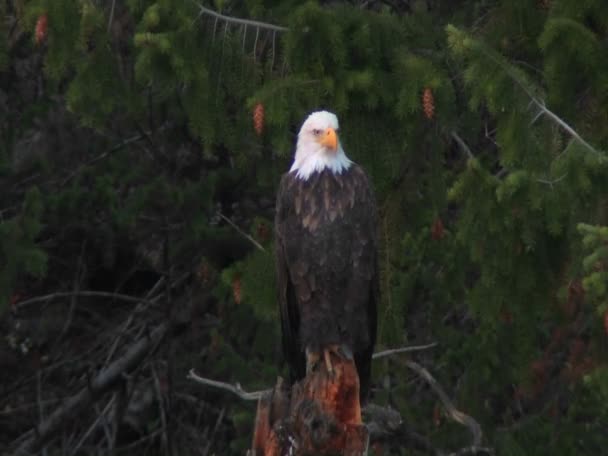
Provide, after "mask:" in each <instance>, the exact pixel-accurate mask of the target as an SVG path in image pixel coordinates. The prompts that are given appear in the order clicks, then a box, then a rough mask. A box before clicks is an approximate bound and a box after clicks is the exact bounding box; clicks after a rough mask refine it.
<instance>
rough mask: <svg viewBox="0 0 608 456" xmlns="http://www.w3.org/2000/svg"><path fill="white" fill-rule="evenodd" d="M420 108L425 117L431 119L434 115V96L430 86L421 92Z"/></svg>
mask: <svg viewBox="0 0 608 456" xmlns="http://www.w3.org/2000/svg"><path fill="white" fill-rule="evenodd" d="M422 109H423V110H424V115H425V116H426V118H427V119H429V120H430V119H432V118H433V117H434V116H435V97H434V96H433V91H432V90H431V88H430V87H426V88H425V89H424V92H423V94H422Z"/></svg>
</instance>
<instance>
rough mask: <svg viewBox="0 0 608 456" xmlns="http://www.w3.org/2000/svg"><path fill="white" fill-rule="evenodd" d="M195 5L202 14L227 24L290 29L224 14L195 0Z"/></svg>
mask: <svg viewBox="0 0 608 456" xmlns="http://www.w3.org/2000/svg"><path fill="white" fill-rule="evenodd" d="M193 3H194V4H195V5H197V6H198V8H199V11H200V15H201V16H202V15H203V14H206V15H208V16H211V17H214V18H215V19H216V20H217V19H219V20H221V21H224V22H226V23H227V24H228V23H230V24H240V25H244V26H246V27H255V28H257V29H266V30H272V31H274V32H287V31H288V30H289V29H288V28H287V27H281V26H280V25H273V24H269V23H267V22H260V21H254V20H251V19H240V18H238V17H232V16H225V15H224V14H220V13H217V12H215V11H213V10H212V9H209V8H206V7H204V6H203V5H201V4H200V3H198V2H196V1H193Z"/></svg>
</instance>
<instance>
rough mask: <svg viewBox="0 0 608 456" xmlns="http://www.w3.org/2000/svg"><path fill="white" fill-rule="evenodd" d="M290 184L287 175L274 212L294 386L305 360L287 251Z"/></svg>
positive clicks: (282, 309)
mask: <svg viewBox="0 0 608 456" xmlns="http://www.w3.org/2000/svg"><path fill="white" fill-rule="evenodd" d="M288 185H289V184H288V178H287V175H284V176H283V178H282V179H281V183H280V185H279V191H278V194H277V204H276V212H275V257H276V258H275V267H276V277H277V288H278V300H279V313H280V318H281V335H282V344H283V357H284V358H285V361H286V362H287V364H288V365H289V372H290V377H291V378H290V380H291V382H292V383H293V382H295V381H296V380H297V379H299V378H302V377H304V375H305V374H306V359H305V357H304V354H303V351H302V349H301V347H300V334H299V327H300V313H299V310H298V303H297V300H296V294H295V289H294V286H293V283H292V282H291V278H290V276H289V269H288V267H287V254H286V251H285V220H286V217H287V204H289V203H288V201H287V198H286V194H287V192H288V189H287V187H288Z"/></svg>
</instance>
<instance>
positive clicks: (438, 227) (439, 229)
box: [431, 217, 445, 241]
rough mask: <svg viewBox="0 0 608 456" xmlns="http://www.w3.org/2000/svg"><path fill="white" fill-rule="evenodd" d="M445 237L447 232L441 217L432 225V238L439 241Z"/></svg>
mask: <svg viewBox="0 0 608 456" xmlns="http://www.w3.org/2000/svg"><path fill="white" fill-rule="evenodd" d="M444 236H445V232H444V227H443V222H442V221H441V219H440V218H439V217H437V218H436V219H435V221H434V222H433V225H431V238H432V239H433V240H434V241H438V240H440V239H443V237H444Z"/></svg>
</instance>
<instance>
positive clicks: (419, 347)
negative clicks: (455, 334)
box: [372, 342, 437, 359]
mask: <svg viewBox="0 0 608 456" xmlns="http://www.w3.org/2000/svg"><path fill="white" fill-rule="evenodd" d="M436 346H437V342H433V343H431V344H426V345H412V346H410V347H401V348H392V349H390V350H383V351H381V352H378V353H374V354H373V355H372V359H379V358H385V357H387V356H393V355H399V354H401V353H410V352H414V351H421V350H428V349H429V348H433V347H436Z"/></svg>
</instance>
